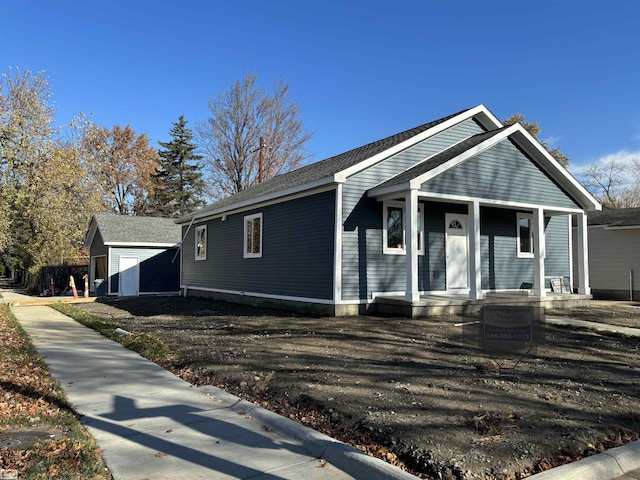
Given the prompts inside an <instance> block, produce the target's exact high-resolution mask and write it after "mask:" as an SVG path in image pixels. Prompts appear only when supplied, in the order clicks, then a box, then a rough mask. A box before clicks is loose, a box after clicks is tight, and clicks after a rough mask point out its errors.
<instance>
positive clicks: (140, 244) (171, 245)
mask: <svg viewBox="0 0 640 480" xmlns="http://www.w3.org/2000/svg"><path fill="white" fill-rule="evenodd" d="M104 245H105V246H110V247H156V248H178V247H180V242H177V243H155V242H106V243H105V244H104Z"/></svg>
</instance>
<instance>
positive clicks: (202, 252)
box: [195, 225, 207, 260]
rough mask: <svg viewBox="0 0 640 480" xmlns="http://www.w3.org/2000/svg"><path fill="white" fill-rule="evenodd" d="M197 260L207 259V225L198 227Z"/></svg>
mask: <svg viewBox="0 0 640 480" xmlns="http://www.w3.org/2000/svg"><path fill="white" fill-rule="evenodd" d="M195 232H196V260H206V259H207V226H206V225H202V226H201V227H196V230H195Z"/></svg>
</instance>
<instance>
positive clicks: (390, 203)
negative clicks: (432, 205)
mask: <svg viewBox="0 0 640 480" xmlns="http://www.w3.org/2000/svg"><path fill="white" fill-rule="evenodd" d="M389 207H393V208H401V209H402V248H393V247H389V246H388V242H387V238H388V237H387V235H388V233H387V226H388V215H387V209H388V208H389ZM418 222H419V223H418V237H419V239H420V241H419V243H418V255H424V204H422V203H418ZM406 233H407V207H406V202H400V201H397V200H385V201H384V202H383V203H382V253H383V255H406V254H407V238H406Z"/></svg>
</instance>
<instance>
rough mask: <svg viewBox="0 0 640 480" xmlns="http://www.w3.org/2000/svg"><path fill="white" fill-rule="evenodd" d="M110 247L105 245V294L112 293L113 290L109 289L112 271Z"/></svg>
mask: <svg viewBox="0 0 640 480" xmlns="http://www.w3.org/2000/svg"><path fill="white" fill-rule="evenodd" d="M111 260H112V259H111V247H107V282H108V283H107V292H106V293H107V295H113V291H112V290H111V276H112V275H113V272H112V271H111Z"/></svg>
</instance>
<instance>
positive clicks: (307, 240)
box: [182, 191, 335, 299]
mask: <svg viewBox="0 0 640 480" xmlns="http://www.w3.org/2000/svg"><path fill="white" fill-rule="evenodd" d="M254 213H262V218H263V232H262V257H261V258H243V249H244V243H243V236H244V223H243V222H244V217H245V216H247V215H252V214H254ZM199 225H202V224H194V225H193V226H192V227H191V229H190V230H189V233H188V234H187V236H186V238H185V240H184V242H183V262H184V264H183V277H182V285H183V286H190V287H200V288H209V289H219V290H230V291H236V292H254V293H263V294H270V295H283V296H293V297H305V298H319V299H332V298H333V251H334V225H335V191H328V192H324V193H319V194H316V195H311V196H308V197H303V198H299V199H296V200H291V201H288V202H283V203H278V204H275V205H269V206H266V207H264V208H258V209H254V210H249V211H246V212H242V213H238V214H233V215H228V216H227V218H226V220H225V221H222V220H221V219H220V218H217V219H214V220H209V221H207V222H206V225H207V259H206V260H202V261H196V260H195V251H194V250H195V240H194V231H195V228H196V227H197V226H199ZM185 230H186V227H185V228H184V229H183V235H184V233H185Z"/></svg>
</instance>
